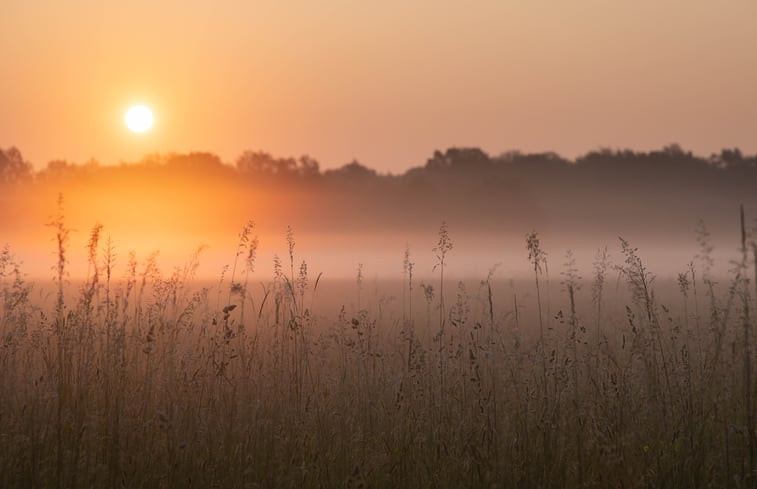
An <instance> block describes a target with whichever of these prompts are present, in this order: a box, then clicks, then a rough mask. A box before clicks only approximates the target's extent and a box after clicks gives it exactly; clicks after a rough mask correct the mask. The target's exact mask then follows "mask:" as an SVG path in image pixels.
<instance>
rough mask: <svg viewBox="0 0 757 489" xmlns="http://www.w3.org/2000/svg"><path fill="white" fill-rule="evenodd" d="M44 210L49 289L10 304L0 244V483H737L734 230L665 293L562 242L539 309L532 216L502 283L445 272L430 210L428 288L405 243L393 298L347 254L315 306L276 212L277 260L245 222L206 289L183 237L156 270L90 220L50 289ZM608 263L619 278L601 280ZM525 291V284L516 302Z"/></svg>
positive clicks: (740, 388) (750, 389)
mask: <svg viewBox="0 0 757 489" xmlns="http://www.w3.org/2000/svg"><path fill="white" fill-rule="evenodd" d="M51 222H52V223H53V226H52V231H53V235H54V238H55V243H56V247H57V251H56V255H57V259H56V265H55V267H54V270H53V272H54V286H55V289H54V290H55V294H54V295H55V297H54V299H53V300H52V304H48V303H44V301H35V300H33V299H32V297H33V296H34V294H33V293H32V292H33V291H34V290H35V288H36V287H37V285H36V284H31V283H29V282H27V281H26V279H25V277H24V275H23V272H22V266H21V264H20V263H18V261H17V260H16V259H15V258H14V256H13V253H12V250H11V249H10V248H7V247H6V248H4V249H3V250H2V251H1V252H0V287H2V290H1V291H0V292H1V297H2V301H1V304H0V313H1V314H2V315H1V316H0V331H1V332H2V344H1V345H0V368H1V369H2V370H1V371H2V375H0V440H2V443H0V486H2V487H9V488H10V487H150V488H153V487H203V488H206V487H413V488H416V487H456V488H457V487H755V484H757V473H755V470H757V469H756V468H755V441H756V440H757V439H756V438H755V436H757V433H755V426H754V423H755V420H754V413H753V411H754V400H753V399H754V394H755V389H757V383H756V382H755V376H754V371H753V370H754V363H755V358H754V357H755V351H754V348H753V346H752V343H753V338H754V319H753V316H754V314H753V309H754V306H753V304H754V302H753V301H754V299H755V295H754V293H755V289H754V288H753V287H752V286H751V284H750V278H751V277H750V275H751V273H750V267H749V265H751V264H752V263H750V260H754V259H755V254H757V247H756V246H755V244H754V243H753V242H752V241H750V237H749V236H748V235H747V233H746V231H745V232H744V233H743V234H742V236H741V240H740V242H739V245H740V246H739V252H740V253H739V259H738V260H737V262H736V263H735V266H734V268H733V270H732V272H731V275H730V277H729V281H728V283H727V284H725V285H724V286H719V285H717V284H716V283H715V280H714V279H715V274H714V273H715V272H714V270H713V268H712V267H711V266H707V267H705V266H703V268H702V273H695V270H696V269H695V266H694V264H693V262H692V264H691V265H690V267H689V269H687V270H686V271H685V272H684V273H682V274H681V275H680V276H679V280H678V291H679V292H680V295H678V296H677V297H679V298H680V300H679V299H676V300H675V303H670V304H666V303H663V302H662V301H661V300H660V299H659V297H660V295H659V294H658V288H659V287H662V286H661V285H659V284H658V280H657V278H656V277H655V276H654V274H653V273H652V272H651V271H650V270H649V269H648V268H647V267H646V265H645V263H644V261H643V259H642V251H640V250H638V249H636V248H634V247H633V246H632V245H631V244H630V243H629V242H628V241H625V240H621V241H620V246H619V255H618V256H620V257H622V262H620V263H617V264H615V265H614V268H613V265H612V263H611V262H610V258H609V253H608V251H607V250H600V253H599V254H598V255H597V259H596V260H595V263H594V269H593V271H592V278H591V292H590V293H585V292H583V288H582V283H583V279H582V278H581V277H580V272H579V266H578V264H577V263H576V260H575V258H574V257H573V255H572V254H568V255H567V257H566V264H565V269H564V271H563V273H562V277H563V279H562V293H561V294H560V295H555V296H554V297H553V299H552V300H553V306H554V307H555V308H556V310H557V311H558V312H557V313H556V314H555V317H554V319H555V321H553V322H551V323H547V322H546V321H544V318H543V317H542V306H543V304H542V303H541V299H542V296H541V294H542V292H545V293H546V290H544V287H546V285H545V283H544V282H542V281H541V280H540V277H541V273H540V272H541V266H542V265H543V259H544V256H546V255H545V251H544V249H543V247H542V243H541V242H540V241H539V239H538V236H537V235H536V233H532V234H529V235H528V236H527V240H526V241H527V250H526V251H527V252H528V254H527V255H526V253H524V257H523V258H524V260H525V259H528V260H529V261H530V264H531V267H532V269H533V272H534V276H533V278H534V282H533V283H532V286H531V287H528V288H526V289H525V290H524V291H521V292H519V293H517V294H516V291H515V289H512V301H511V300H510V299H508V300H506V301H505V300H501V299H500V297H501V296H502V294H501V293H498V292H499V291H498V290H497V289H498V288H499V284H500V282H498V281H497V280H495V279H494V273H495V272H494V270H495V269H492V271H491V272H490V273H489V275H488V276H487V277H486V278H485V279H483V280H481V281H479V282H477V283H478V284H480V287H479V288H478V289H476V287H475V285H474V286H473V288H471V286H470V284H465V283H462V282H461V283H458V284H457V287H447V286H446V284H445V277H444V276H443V273H444V267H445V265H446V264H447V263H448V262H447V260H448V258H449V255H448V253H449V251H450V250H451V243H452V242H451V239H450V235H449V232H448V230H447V228H446V226H444V225H443V226H442V228H441V229H440V233H439V236H438V238H439V239H438V242H437V246H436V247H435V248H434V252H435V256H436V257H437V265H438V268H437V270H439V272H440V275H439V282H438V293H437V290H436V289H435V287H433V286H432V285H429V284H421V286H420V287H415V286H414V282H413V279H414V264H413V262H411V261H410V254H409V251H406V252H405V254H404V258H403V269H402V279H403V280H402V284H401V287H402V291H401V293H402V296H403V297H405V299H404V300H403V301H402V303H401V310H399V311H395V310H389V311H386V310H383V311H382V312H381V313H379V312H378V311H376V310H375V308H374V306H372V304H375V302H372V301H371V300H369V299H370V297H366V296H365V295H366V292H365V291H364V290H363V284H362V281H363V268H362V266H360V267H359V268H358V279H357V283H356V288H357V290H356V294H355V296H353V297H356V299H357V300H356V303H355V305H354V307H351V306H350V305H348V303H349V300H345V306H344V307H342V308H341V312H340V313H339V314H338V315H337V317H326V316H322V315H320V314H318V313H317V311H316V309H317V307H316V306H317V301H316V293H317V289H318V284H319V281H320V278H321V276H320V275H317V276H316V279H315V280H312V279H311V271H310V270H309V268H308V265H307V262H306V261H304V260H299V259H296V257H295V244H296V243H295V239H294V232H293V231H292V230H291V229H289V230H288V231H287V235H286V243H285V245H286V249H285V254H284V255H283V256H284V257H285V260H287V259H288V262H284V263H282V261H281V260H280V259H279V258H276V260H275V262H274V267H273V274H272V276H271V277H265V274H264V272H261V271H260V268H261V267H260V266H259V264H257V266H256V264H255V251H256V249H257V239H256V238H254V237H253V235H252V231H253V225H252V223H248V224H247V225H246V226H245V227H244V228H243V230H242V233H241V234H240V240H239V247H238V249H237V250H236V252H235V251H234V250H231V253H230V258H231V259H232V260H233V261H232V265H231V266H230V267H229V272H230V275H229V276H228V279H227V277H226V272H225V271H224V272H223V273H222V274H221V275H222V277H221V280H220V281H219V283H218V285H217V286H215V287H216V288H217V290H213V288H210V287H203V286H202V285H201V284H199V283H198V282H197V281H196V280H195V279H194V275H195V273H196V271H197V267H198V263H199V260H200V257H201V252H202V249H198V250H197V251H196V252H195V253H194V254H192V255H191V256H190V257H189V258H188V260H187V263H186V265H185V266H184V267H180V268H178V269H176V270H174V271H173V272H171V273H170V274H164V272H163V271H161V270H160V268H159V267H158V266H157V256H156V255H155V254H153V255H150V256H148V257H146V258H144V259H143V260H141V261H140V260H138V257H137V256H135V255H134V254H127V255H122V254H120V253H119V252H118V249H119V248H118V247H117V246H116V244H114V243H111V242H109V241H108V240H107V239H105V240H103V239H102V237H103V236H106V235H107V234H106V233H107V228H106V227H105V228H104V227H102V226H99V225H98V226H95V227H94V228H93V230H92V232H91V234H90V237H89V242H88V247H87V249H88V261H87V266H88V268H89V270H88V272H87V274H86V280H85V281H84V282H83V284H82V285H81V286H80V287H79V288H78V289H76V290H78V292H73V290H74V289H73V288H72V287H67V286H66V276H67V275H66V271H67V261H66V256H67V252H68V246H69V232H68V228H67V226H66V224H65V214H64V212H63V206H62V201H61V202H60V208H59V211H58V213H57V214H56V216H55V217H54V218H53V219H52V221H51ZM103 241H105V244H104V245H103V244H102V243H103ZM750 247H751V248H750ZM705 248H706V246H705ZM750 249H751V251H752V254H751V257H750V254H749V250H750ZM710 251H711V250H710ZM240 259H244V263H245V264H244V269H242V268H241V266H240V263H241V260H240ZM697 260H699V263H702V261H701V257H700V258H697ZM297 263H299V266H298V265H297ZM705 263H706V262H705ZM613 269H614V270H617V271H618V272H619V273H620V274H621V277H622V279H623V280H624V282H625V284H626V286H627V293H623V292H622V291H621V293H619V294H618V295H617V297H615V298H612V297H608V294H606V290H605V286H606V282H607V277H608V274H609V271H610V270H613ZM754 273H755V277H754V280H755V281H756V282H757V268H756V269H755V270H754ZM253 279H255V280H262V281H263V284H262V285H263V286H262V287H261V289H262V293H261V295H260V296H259V297H260V298H259V300H255V301H254V300H253V294H252V290H251V289H252V288H251V287H250V283H251V281H252V280H253ZM673 287H675V286H673ZM673 287H671V288H673ZM697 287H698V288H699V289H697ZM534 288H535V292H536V297H535V299H536V300H535V301H529V300H524V299H519V298H518V295H519V296H520V297H521V298H528V297H529V295H530V294H529V292H530V290H534ZM450 289H452V291H450ZM529 289H530V290H529ZM696 290H707V296H708V298H709V301H708V302H709V305H708V306H705V305H698V301H699V298H698V296H697V294H696V292H695V291H696ZM390 292H391V291H390ZM399 292H400V291H399V290H398V291H395V293H399ZM690 292H691V293H692V294H693V297H692V296H691V295H689V293H690ZM508 297H510V292H508ZM418 300H420V301H421V304H422V303H423V302H425V304H426V307H425V308H423V307H420V308H419V307H416V308H413V306H412V304H413V303H414V302H415V303H416V304H417V302H418ZM692 302H693V304H692ZM608 303H609V304H610V305H611V306H613V307H609V306H608V307H605V306H606V305H607V304H608ZM378 304H379V306H380V307H382V308H386V307H388V306H387V304H388V303H387V302H386V301H378ZM690 304H691V305H692V306H693V313H692V311H691V310H690ZM615 306H617V307H615ZM435 308H438V312H439V316H438V318H437V316H436V314H435V312H436V311H437V309H435ZM519 309H520V311H519ZM708 309H709V310H708ZM615 310H621V311H622V310H625V314H624V315H621V316H620V317H618V315H617V314H615V313H613V311H615ZM250 311H252V313H251V312H250ZM692 314H693V317H692ZM437 319H438V329H436V326H437ZM424 322H425V323H426V332H425V334H423V333H422V332H421V333H418V334H417V333H416V332H417V331H418V330H419V329H420V328H416V326H421V327H422V325H423V323H424ZM397 324H401V325H402V327H399V328H397V327H396V325H397ZM608 324H612V327H608V326H607V325H608ZM700 326H701V327H700ZM432 328H433V329H432ZM421 331H422V330H421Z"/></svg>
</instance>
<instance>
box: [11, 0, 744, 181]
mask: <svg viewBox="0 0 757 489" xmlns="http://www.w3.org/2000/svg"><path fill="white" fill-rule="evenodd" d="M2 13H3V21H2V28H1V29H0V64H2V67H3V76H2V77H0V147H4V148H7V147H9V146H17V147H18V148H19V149H21V151H22V152H23V154H24V155H25V157H26V158H27V159H28V160H30V161H31V162H32V163H33V164H34V165H35V166H36V167H37V168H41V167H43V166H44V165H46V163H47V162H48V161H50V160H52V159H66V160H69V161H74V162H84V161H86V160H88V159H90V158H95V159H97V160H99V161H100V162H102V163H106V164H109V163H117V162H119V161H123V160H126V161H131V160H136V159H139V158H140V157H141V156H143V155H144V154H147V153H153V152H171V151H177V152H186V151H211V152H214V153H216V154H218V155H220V156H221V157H222V158H223V159H224V160H225V161H228V162H233V161H234V160H235V158H236V157H237V156H238V155H240V154H241V153H242V152H243V151H244V150H247V149H252V150H257V149H261V150H266V151H269V152H271V153H273V154H275V155H280V156H288V155H301V154H309V155H311V156H313V157H315V158H316V159H318V160H319V161H320V162H321V165H322V167H324V168H333V167H337V166H341V165H343V164H345V163H347V162H349V161H351V160H352V159H357V160H358V161H360V162H361V163H363V164H365V165H367V166H370V167H372V168H376V169H378V170H380V171H382V172H401V171H404V170H405V169H407V168H409V167H411V166H417V165H421V164H423V163H424V162H425V160H426V158H428V157H429V156H430V155H431V154H432V152H433V151H434V150H435V149H445V148H447V147H450V146H478V147H481V148H482V149H484V150H485V151H487V152H489V153H490V154H498V153H500V152H504V151H506V150H511V149H520V150H523V151H548V150H552V151H556V152H558V153H560V154H562V155H564V156H568V157H574V156H576V155H579V154H582V153H584V152H586V151H589V150H591V149H595V148H598V147H612V148H632V149H635V150H650V149H655V148H661V147H663V146H664V145H667V144H669V143H672V142H676V143H679V144H680V145H681V146H683V147H684V148H686V149H690V150H692V151H694V152H695V153H698V154H704V155H707V154H710V153H712V152H715V151H719V150H720V149H721V148H724V147H735V146H736V147H740V148H741V149H742V150H743V151H745V152H748V153H754V152H757V137H756V135H757V91H755V89H754V87H756V86H757V29H754V25H755V21H757V2H754V1H752V0H729V1H703V0H685V1H677V0H676V1H674V0H654V1H650V0H614V1H609V2H608V1H606V0H571V1H569V2H566V1H563V0H560V1H547V0H528V1H526V0H498V1H488V0H480V1H471V2H456V1H448V0H434V1H395V0H387V1H383V2H371V3H368V2H355V1H346V0H319V1H297V0H293V1H290V2H278V1H241V0H239V1H233V0H216V1H213V2H210V1H198V0H181V1H174V0H167V1H161V2H154V1H145V0H132V1H130V2H104V1H95V0H68V1H66V2H60V1H58V0H34V1H28V0H4V1H3V6H2ZM136 103H143V104H146V105H148V106H150V107H151V108H152V109H153V111H154V112H155V118H156V124H155V127H154V128H153V130H151V131H150V132H148V133H145V134H141V135H137V134H132V133H130V132H129V131H127V129H126V127H125V125H124V123H123V117H124V113H125V112H126V110H127V108H128V107H129V106H130V105H133V104H136Z"/></svg>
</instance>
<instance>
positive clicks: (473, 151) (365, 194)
mask: <svg viewBox="0 0 757 489" xmlns="http://www.w3.org/2000/svg"><path fill="white" fill-rule="evenodd" d="M185 176H190V177H193V178H196V177H197V176H201V177H202V180H203V182H206V183H207V184H208V185H221V186H223V185H224V182H226V183H228V184H229V185H233V186H235V188H237V189H239V188H240V187H241V188H242V190H243V191H249V192H250V193H255V192H256V191H257V190H260V191H261V192H262V191H264V190H265V191H266V192H267V193H266V195H267V197H266V198H267V199H269V200H270V203H271V204H272V205H278V206H279V207H280V208H283V209H286V208H287V199H288V198H289V197H291V196H293V195H297V196H298V197H299V198H300V200H301V199H311V200H312V202H313V203H317V205H313V206H301V205H300V206H299V207H298V209H297V215H298V219H300V220H301V221H302V222H303V223H306V222H307V223H311V224H313V225H314V226H317V225H319V223H320V224H323V223H324V222H328V224H329V225H330V226H341V227H344V228H345V229H351V230H355V231H361V230H365V229H385V228H391V229H394V230H400V231H402V230H408V229H413V228H414V227H415V226H417V225H418V223H420V222H432V223H438V222H439V221H440V220H442V219H445V220H447V221H448V222H450V223H451V224H455V225H457V227H458V228H464V229H466V230H469V231H475V232H480V233H486V232H487V231H488V230H490V229H497V230H504V231H518V232H522V231H523V230H524V229H531V228H537V229H546V230H549V231H550V232H555V233H561V234H564V233H568V234H578V235H597V234H600V233H601V234H613V233H614V234H616V235H617V234H619V233H629V232H633V233H644V234H647V235H658V234H661V233H662V234H677V233H686V234H687V235H689V236H691V232H692V230H693V228H694V226H695V225H696V222H697V219H698V218H702V219H704V220H705V221H707V223H708V225H710V227H711V228H713V229H714V230H716V231H717V229H718V227H719V226H720V227H723V226H721V223H723V222H727V223H729V224H728V225H726V226H725V227H723V229H725V228H728V229H730V221H734V222H735V217H736V212H737V208H738V205H739V204H740V203H743V204H745V205H746V207H747V209H748V210H749V211H751V213H750V215H754V212H757V155H751V156H750V155H744V154H742V152H741V151H739V150H738V149H724V150H723V151H721V152H720V153H719V154H713V155H711V156H709V157H701V156H697V155H694V154H692V153H691V152H688V151H685V150H683V149H682V148H681V147H680V146H678V145H670V146H667V147H665V148H663V149H661V150H658V151H651V152H635V151H631V150H621V151H616V150H611V149H600V150H597V151H592V152H589V153H587V154H586V155H584V156H581V157H579V158H576V159H575V160H569V159H566V158H563V157H561V156H560V155H558V154H556V153H552V152H546V153H521V152H517V151H511V152H507V153H503V154H501V155H499V156H490V155H488V154H487V153H485V152H484V151H482V150H480V149H477V148H450V149H447V150H446V151H444V152H442V151H435V152H434V153H433V155H431V157H430V158H429V159H428V160H427V161H426V162H425V164H424V165H423V166H418V167H414V168H411V169H409V170H407V171H406V172H404V173H402V174H398V175H392V174H382V173H380V172H377V171H375V170H373V169H370V168H368V167H366V166H364V165H362V164H360V163H359V162H357V161H353V162H351V163H348V164H346V165H344V166H342V167H340V168H338V169H329V170H325V171H324V170H321V168H320V165H319V162H318V161H317V160H315V159H313V158H311V157H309V156H302V157H299V158H281V157H275V156H272V155H270V154H269V153H266V152H262V151H257V152H253V151H248V152H245V153H243V154H242V155H241V156H240V157H239V158H238V159H237V160H236V162H235V163H234V164H229V163H225V162H223V161H222V160H221V159H220V158H219V157H218V156H216V155H214V154H212V153H202V152H198V153H189V154H165V155H148V156H146V157H145V158H143V159H142V160H141V161H138V162H131V163H121V164H119V165H100V164H99V163H98V162H96V161H89V162H86V163H83V164H73V163H69V162H66V161H59V160H58V161H51V162H49V163H48V164H47V166H46V167H45V168H43V169H40V170H39V171H36V172H35V171H34V169H33V167H32V165H31V164H30V163H29V162H27V161H26V160H24V158H23V156H22V154H21V152H20V151H19V150H17V149H16V148H10V149H7V150H0V184H3V185H16V184H24V183H32V184H38V185H44V184H55V185H62V184H65V182H74V181H78V182H82V183H85V182H91V183H92V182H100V183H103V182H105V184H106V185H107V182H108V181H109V180H112V179H121V178H123V177H131V178H136V179H139V180H140V181H149V180H151V179H163V181H166V182H169V183H170V184H171V185H182V182H183V181H184V180H183V178H184V177H185Z"/></svg>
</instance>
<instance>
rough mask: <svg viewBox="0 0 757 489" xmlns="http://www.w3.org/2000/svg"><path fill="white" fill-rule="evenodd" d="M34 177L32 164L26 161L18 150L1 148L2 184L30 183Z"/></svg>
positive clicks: (0, 174)
mask: <svg viewBox="0 0 757 489" xmlns="http://www.w3.org/2000/svg"><path fill="white" fill-rule="evenodd" d="M33 175H34V172H33V168H32V165H31V163H29V162H28V161H26V160H24V157H23V156H22V155H21V151H19V150H18V148H16V147H14V146H11V147H10V148H8V149H6V150H4V149H2V148H0V183H20V182H26V181H30V180H31V179H32V177H33Z"/></svg>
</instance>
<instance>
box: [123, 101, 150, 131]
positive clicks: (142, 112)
mask: <svg viewBox="0 0 757 489" xmlns="http://www.w3.org/2000/svg"><path fill="white" fill-rule="evenodd" d="M124 120H125V122H126V127H128V128H129V130H130V131H131V132H135V133H143V132H147V131H149V130H150V128H152V125H153V122H154V118H153V115H152V110H150V108H149V107H147V106H146V105H134V106H133V107H130V108H129V110H127V111H126V117H125V118H124Z"/></svg>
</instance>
